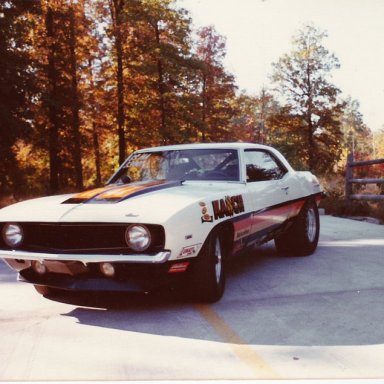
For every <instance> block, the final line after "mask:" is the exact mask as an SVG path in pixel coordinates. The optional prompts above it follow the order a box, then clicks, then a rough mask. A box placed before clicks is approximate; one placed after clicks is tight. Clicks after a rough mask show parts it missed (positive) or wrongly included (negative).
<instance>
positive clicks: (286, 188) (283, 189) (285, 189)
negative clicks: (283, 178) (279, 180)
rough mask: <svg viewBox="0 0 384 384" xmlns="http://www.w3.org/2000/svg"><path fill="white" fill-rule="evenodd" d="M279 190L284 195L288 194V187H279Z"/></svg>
mask: <svg viewBox="0 0 384 384" xmlns="http://www.w3.org/2000/svg"><path fill="white" fill-rule="evenodd" d="M281 190H282V191H284V192H285V193H286V194H288V191H289V187H288V186H287V187H281Z"/></svg>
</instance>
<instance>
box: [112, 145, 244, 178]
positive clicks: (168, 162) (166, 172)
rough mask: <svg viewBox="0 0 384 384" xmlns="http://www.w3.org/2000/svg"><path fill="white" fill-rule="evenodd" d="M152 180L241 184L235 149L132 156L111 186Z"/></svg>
mask: <svg viewBox="0 0 384 384" xmlns="http://www.w3.org/2000/svg"><path fill="white" fill-rule="evenodd" d="M151 180H216V181H239V161H238V154H237V151H236V150H234V149H186V150H171V151H161V152H141V153H133V154H132V155H131V156H130V157H129V158H128V159H127V160H126V162H125V163H124V164H123V166H122V167H121V168H120V169H119V171H118V172H117V173H116V174H115V175H114V176H113V177H112V179H111V182H112V183H129V182H139V181H151Z"/></svg>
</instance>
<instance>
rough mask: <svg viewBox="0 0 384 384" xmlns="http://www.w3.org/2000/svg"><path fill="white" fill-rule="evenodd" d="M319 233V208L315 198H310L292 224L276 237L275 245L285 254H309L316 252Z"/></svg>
mask: <svg viewBox="0 0 384 384" xmlns="http://www.w3.org/2000/svg"><path fill="white" fill-rule="evenodd" d="M319 234H320V220H319V210H318V208H317V205H316V203H315V202H314V201H313V200H308V201H307V202H306V203H305V204H304V206H303V208H302V209H301V211H300V213H299V215H298V216H297V218H296V220H295V222H294V223H293V224H292V226H291V227H290V228H289V229H288V230H287V231H286V232H284V233H283V234H282V235H280V236H278V237H277V238H275V245H276V248H277V250H278V252H280V253H282V254H284V255H288V256H308V255H311V254H312V253H313V252H315V250H316V247H317V243H318V241H319Z"/></svg>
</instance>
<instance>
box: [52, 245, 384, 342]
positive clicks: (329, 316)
mask: <svg viewBox="0 0 384 384" xmlns="http://www.w3.org/2000/svg"><path fill="white" fill-rule="evenodd" d="M324 252H326V249H325V248H324V249H321V247H320V249H319V250H318V254H315V255H313V257H309V258H300V257H297V258H284V257H280V256H278V255H277V254H276V251H275V250H274V247H272V246H270V245H266V246H263V247H260V248H257V249H256V250H254V251H252V252H247V253H245V254H244V255H242V256H241V257H240V259H239V260H236V263H234V264H233V265H232V266H231V269H230V272H229V273H228V275H229V276H228V283H227V290H226V293H225V295H224V297H223V298H222V299H221V300H220V301H219V302H217V303H214V304H201V303H197V302H194V301H192V300H189V299H186V297H185V295H184V293H183V292H180V291H179V290H178V289H173V290H172V289H171V290H167V289H164V290H160V291H158V292H156V293H153V294H149V295H144V294H89V293H88V294H80V295H79V294H78V293H76V294H68V293H67V294H63V295H61V296H60V295H59V296H56V297H55V298H54V300H55V301H61V302H64V303H67V304H72V305H77V308H75V309H73V310H71V311H69V312H68V313H65V314H63V315H64V316H69V317H73V318H75V319H76V320H77V321H78V322H79V323H80V324H87V325H91V326H97V327H106V328H111V329H118V330H121V331H127V332H139V333H144V334H152V335H160V336H174V337H181V338H191V339H198V340H209V341H216V342H225V340H224V339H223V338H222V337H221V335H220V332H219V333H218V332H217V323H220V324H224V325H225V327H227V329H230V330H231V332H232V331H233V332H235V333H236V334H237V335H238V336H239V338H238V339H239V340H243V341H244V343H245V344H252V345H281V346H292V345H296V346H348V345H371V344H381V343H384V323H383V321H382V318H383V308H384V295H382V293H383V289H382V287H376V288H375V287H371V288H367V289H362V290H357V289H355V288H353V287H354V285H350V286H349V285H348V283H347V282H344V281H342V282H340V281H339V280H340V277H339V275H338V274H339V273H343V270H342V269H341V270H338V268H336V267H335V266H334V265H329V266H328V267H325V268H326V270H324V266H325V262H324V260H323V258H324V257H322V256H323V255H324ZM255 254H256V255H255ZM321 268H323V270H322V271H320V269H321ZM204 308H205V309H207V308H208V309H209V311H210V312H211V313H213V315H212V316H211V318H210V319H209V318H208V319H207V317H206V316H205V315H204V312H206V310H205V309H204ZM215 322H216V324H215Z"/></svg>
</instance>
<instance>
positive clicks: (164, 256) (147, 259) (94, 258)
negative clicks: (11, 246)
mask: <svg viewBox="0 0 384 384" xmlns="http://www.w3.org/2000/svg"><path fill="white" fill-rule="evenodd" d="M170 257H171V252H170V251H162V252H159V253H157V254H155V255H145V254H142V255H141V254H136V255H101V254H69V253H65V254H62V253H41V252H27V251H17V250H11V251H4V250H0V258H3V259H13V260H31V261H32V260H38V261H41V262H42V261H43V260H52V261H78V262H80V263H83V264H84V265H87V264H89V263H105V262H109V263H117V262H127V263H135V264H137V263H139V264H162V263H165V262H167V261H168V260H169V258H170Z"/></svg>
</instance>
